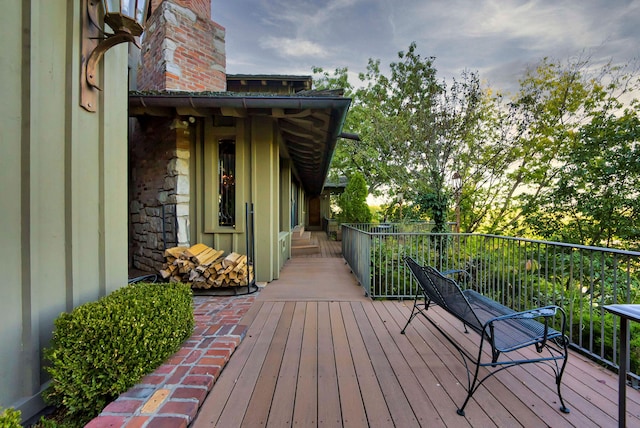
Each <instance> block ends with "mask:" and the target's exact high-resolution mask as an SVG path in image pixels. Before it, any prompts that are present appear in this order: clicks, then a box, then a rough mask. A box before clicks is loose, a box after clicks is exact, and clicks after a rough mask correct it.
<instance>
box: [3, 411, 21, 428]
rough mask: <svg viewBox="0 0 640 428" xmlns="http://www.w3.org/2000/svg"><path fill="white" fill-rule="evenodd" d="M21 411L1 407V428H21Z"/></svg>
mask: <svg viewBox="0 0 640 428" xmlns="http://www.w3.org/2000/svg"><path fill="white" fill-rule="evenodd" d="M21 415H22V414H21V413H20V410H16V409H4V410H3V409H2V408H1V407H0V428H20V427H21V426H22V425H20V419H21Z"/></svg>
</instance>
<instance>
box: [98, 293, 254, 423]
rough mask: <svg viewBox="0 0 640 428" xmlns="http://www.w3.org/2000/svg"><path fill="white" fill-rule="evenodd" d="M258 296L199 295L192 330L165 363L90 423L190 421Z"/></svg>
mask: <svg viewBox="0 0 640 428" xmlns="http://www.w3.org/2000/svg"><path fill="white" fill-rule="evenodd" d="M254 300H255V294H252V295H248V296H230V297H226V296H225V297H211V296H194V298H193V302H194V318H195V328H194V332H193V335H192V336H191V337H190V338H189V339H188V340H187V341H185V343H183V344H182V347H181V349H180V350H179V351H178V352H176V353H175V354H174V355H173V356H171V357H170V358H169V359H168V360H167V361H166V362H165V363H164V364H162V365H161V366H160V367H158V368H157V369H156V370H155V371H154V372H153V373H151V374H149V375H148V376H145V377H144V378H143V379H142V380H141V381H140V383H139V384H137V385H135V386H134V387H133V388H131V389H130V390H129V391H127V392H125V393H124V394H122V395H121V396H120V397H118V399H117V400H115V401H113V402H112V403H110V404H109V405H108V406H107V407H105V408H104V410H103V411H102V413H100V415H99V416H98V417H96V418H95V419H93V420H92V421H91V422H89V424H87V425H86V426H87V427H89V428H104V427H127V428H134V427H153V428H164V427H167V428H169V427H170V428H174V427H187V425H189V423H191V421H193V419H194V417H195V416H196V414H197V412H198V409H199V408H200V406H201V405H202V402H203V401H204V399H205V397H206V396H207V394H208V393H209V391H210V390H211V388H212V387H213V384H214V383H215V382H216V380H217V379H218V375H219V374H220V371H221V370H222V369H223V367H224V366H225V364H226V363H227V361H228V360H229V358H230V357H231V354H233V351H235V349H236V347H237V346H238V345H239V344H240V342H241V341H242V339H243V338H244V335H245V333H246V331H247V327H246V326H243V325H239V322H240V319H241V318H242V316H243V315H244V314H245V313H246V312H247V310H248V309H249V308H250V307H251V304H252V303H253V301H254Z"/></svg>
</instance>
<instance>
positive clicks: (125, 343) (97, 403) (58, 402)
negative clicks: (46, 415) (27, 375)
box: [45, 283, 194, 422]
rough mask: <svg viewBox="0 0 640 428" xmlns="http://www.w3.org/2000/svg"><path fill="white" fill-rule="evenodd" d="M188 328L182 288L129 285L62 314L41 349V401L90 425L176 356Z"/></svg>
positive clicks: (186, 292)
mask: <svg viewBox="0 0 640 428" xmlns="http://www.w3.org/2000/svg"><path fill="white" fill-rule="evenodd" d="M193 325H194V321H193V306H192V301H191V289H190V287H189V286H188V285H185V284H148V283H138V284H132V285H128V286H126V287H123V288H121V289H119V290H116V291H114V292H113V293H111V294H110V295H108V296H106V297H104V298H102V299H100V300H97V301H95V302H90V303H86V304H84V305H81V306H78V307H77V308H76V309H74V310H73V311H72V312H71V313H63V314H61V315H60V316H59V317H58V318H57V319H56V321H55V330H54V334H53V339H52V342H51V347H50V348H48V349H46V350H45V358H46V359H48V360H49V362H50V366H48V367H47V371H48V372H49V374H50V375H51V377H52V382H51V385H50V387H49V388H48V389H47V391H45V398H46V400H47V401H48V402H49V403H50V404H53V405H55V406H59V407H63V408H65V409H66V412H67V415H68V416H69V417H70V418H71V419H73V420H75V421H77V422H84V421H88V420H90V419H91V418H93V417H95V416H96V415H98V414H99V413H100V411H101V410H102V409H103V408H104V407H105V406H106V405H107V404H108V403H109V402H111V401H113V400H114V399H115V398H117V397H118V395H120V394H121V393H123V392H125V391H127V390H128V389H129V388H130V387H132V386H133V385H135V384H136V383H137V382H138V381H139V380H140V379H141V378H142V377H143V376H145V375H146V374H148V373H150V372H152V371H153V370H154V369H155V368H156V367H158V366H159V365H160V364H162V362H164V361H165V360H166V359H167V357H169V356H170V355H172V354H173V353H175V352H176V351H177V350H178V349H179V348H180V345H181V343H182V342H183V341H184V340H185V339H187V338H188V337H189V336H190V335H191V333H192V331H193Z"/></svg>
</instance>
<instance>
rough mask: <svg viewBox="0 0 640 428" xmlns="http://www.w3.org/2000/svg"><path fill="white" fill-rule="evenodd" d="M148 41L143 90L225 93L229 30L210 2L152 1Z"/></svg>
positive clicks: (140, 81) (145, 39)
mask: <svg viewBox="0 0 640 428" xmlns="http://www.w3.org/2000/svg"><path fill="white" fill-rule="evenodd" d="M151 10H152V13H151V17H150V18H149V20H148V21H147V25H146V29H145V32H144V35H143V40H142V66H141V70H140V71H141V72H139V73H138V74H137V87H138V90H141V91H150V90H154V91H165V90H166V91H189V92H200V91H214V92H219V91H225V90H226V80H227V79H226V55H225V43H224V37H225V29H224V28H223V27H222V26H220V25H219V24H217V23H215V22H213V21H212V20H211V3H210V0H152V2H151Z"/></svg>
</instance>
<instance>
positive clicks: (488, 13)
mask: <svg viewBox="0 0 640 428" xmlns="http://www.w3.org/2000/svg"><path fill="white" fill-rule="evenodd" d="M213 4H214V7H213V9H212V10H213V19H214V20H216V21H218V22H220V23H221V24H222V25H224V26H225V27H226V29H227V61H228V62H227V67H228V71H229V72H230V73H280V74H283V73H284V74H288V73H293V72H294V70H302V71H304V72H305V74H308V73H309V72H310V70H311V66H312V65H315V66H320V67H323V68H324V69H325V70H333V69H334V68H336V67H348V69H349V71H350V72H352V73H357V72H361V71H365V70H366V66H367V60H368V59H369V58H374V59H380V61H381V67H382V68H383V70H388V65H389V64H390V63H391V62H393V61H397V60H398V57H397V52H398V51H400V50H406V49H407V48H408V46H409V44H410V43H411V42H413V41H415V42H416V43H417V46H418V53H419V54H420V55H421V56H422V57H429V56H435V57H436V63H435V66H436V68H437V69H438V74H439V75H440V76H442V77H444V78H449V77H453V76H459V75H460V72H461V71H462V70H465V69H467V70H474V71H475V70H478V71H479V72H480V77H481V79H483V80H485V81H487V80H488V81H489V82H490V83H491V84H492V85H493V86H494V87H495V88H496V89H509V88H512V87H513V85H514V84H515V85H517V79H518V77H521V76H522V72H523V70H524V68H525V67H526V66H527V65H531V64H535V63H536V62H538V61H539V60H541V59H542V58H543V57H551V58H554V59H567V58H569V57H573V56H578V55H587V56H592V57H593V59H594V60H596V59H597V60H598V61H600V60H606V59H611V58H613V59H614V62H620V63H625V62H628V61H630V60H632V58H634V57H638V56H639V54H640V47H639V46H640V45H639V44H638V42H637V41H638V40H640V26H639V25H638V22H640V0H581V1H580V2H576V1H575V0H482V1H477V0H428V1H425V0H234V1H233V2H229V1H226V0H213ZM220 19H221V20H222V21H219V20H220ZM352 83H356V82H352Z"/></svg>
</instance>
